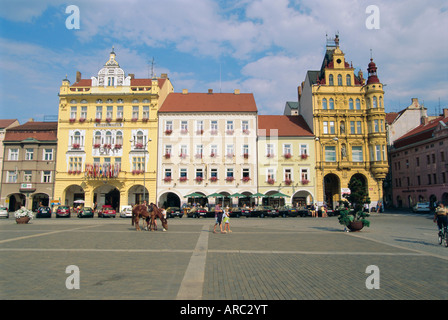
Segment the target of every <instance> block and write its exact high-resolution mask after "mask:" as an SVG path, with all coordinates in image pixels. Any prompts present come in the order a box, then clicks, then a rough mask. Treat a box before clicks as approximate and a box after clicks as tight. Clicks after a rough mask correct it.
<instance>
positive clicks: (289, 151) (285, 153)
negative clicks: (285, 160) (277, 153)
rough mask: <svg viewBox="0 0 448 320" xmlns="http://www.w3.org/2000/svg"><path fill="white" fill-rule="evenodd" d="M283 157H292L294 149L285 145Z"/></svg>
mask: <svg viewBox="0 0 448 320" xmlns="http://www.w3.org/2000/svg"><path fill="white" fill-rule="evenodd" d="M283 155H289V156H291V155H292V149H291V145H290V144H284V145H283Z"/></svg>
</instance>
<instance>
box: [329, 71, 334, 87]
mask: <svg viewBox="0 0 448 320" xmlns="http://www.w3.org/2000/svg"><path fill="white" fill-rule="evenodd" d="M328 84H329V85H330V86H334V83H333V75H332V74H330V75H329V76H328Z"/></svg>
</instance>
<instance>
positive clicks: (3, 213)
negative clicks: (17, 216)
mask: <svg viewBox="0 0 448 320" xmlns="http://www.w3.org/2000/svg"><path fill="white" fill-rule="evenodd" d="M0 217H4V218H9V212H8V208H6V207H0Z"/></svg>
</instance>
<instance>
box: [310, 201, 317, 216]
mask: <svg viewBox="0 0 448 320" xmlns="http://www.w3.org/2000/svg"><path fill="white" fill-rule="evenodd" d="M316 205H317V204H316ZM310 209H311V216H312V217H314V215H315V214H316V207H315V206H314V204H311V208H310Z"/></svg>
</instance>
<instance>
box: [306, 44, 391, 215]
mask: <svg viewBox="0 0 448 320" xmlns="http://www.w3.org/2000/svg"><path fill="white" fill-rule="evenodd" d="M367 71H368V78H367V82H366V81H365V79H364V78H363V74H362V72H361V71H359V72H358V73H357V74H355V69H354V68H353V66H352V64H349V63H348V62H346V59H345V54H344V53H343V52H342V50H341V49H340V47H339V39H338V37H336V39H335V41H334V42H329V43H327V50H326V54H325V57H324V61H323V63H322V66H321V68H320V70H317V71H308V72H307V75H306V79H305V81H304V82H303V83H302V84H301V85H300V86H299V88H298V94H299V99H298V113H299V114H300V115H302V116H303V117H304V118H305V120H306V121H307V123H308V124H309V125H310V127H311V130H312V131H313V132H314V134H315V151H316V192H317V201H318V203H319V204H322V203H323V202H325V203H326V204H327V205H328V206H329V207H330V208H334V207H336V206H337V205H338V204H339V201H341V200H343V193H345V192H348V189H347V188H348V183H349V181H350V179H352V178H353V177H356V178H358V179H359V180H361V181H362V183H363V184H364V187H365V188H367V190H368V192H369V197H370V200H371V204H372V205H376V203H377V202H378V201H381V200H382V197H383V191H382V188H383V187H382V185H383V180H384V179H385V177H386V174H387V172H388V162H387V140H386V131H385V112H384V91H383V85H382V83H381V82H380V81H379V79H378V76H377V67H376V65H375V63H374V62H373V60H372V59H371V61H370V63H369V65H368V69H367Z"/></svg>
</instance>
